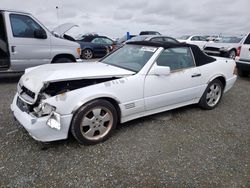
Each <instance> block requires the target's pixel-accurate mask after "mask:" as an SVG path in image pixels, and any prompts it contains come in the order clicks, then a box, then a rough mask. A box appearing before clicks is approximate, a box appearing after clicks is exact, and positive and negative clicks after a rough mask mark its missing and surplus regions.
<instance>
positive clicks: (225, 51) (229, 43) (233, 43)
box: [203, 37, 243, 59]
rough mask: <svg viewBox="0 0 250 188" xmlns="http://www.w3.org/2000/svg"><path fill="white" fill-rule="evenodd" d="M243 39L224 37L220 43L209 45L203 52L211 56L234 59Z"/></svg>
mask: <svg viewBox="0 0 250 188" xmlns="http://www.w3.org/2000/svg"><path fill="white" fill-rule="evenodd" d="M242 38H243V37H222V38H221V39H220V40H219V41H218V42H214V43H207V44H206V45H205V46H204V49H203V51H204V52H205V53H206V54H209V55H217V56H222V57H229V58H231V59H234V58H235V56H236V52H237V48H238V47H239V46H240V44H241V41H242Z"/></svg>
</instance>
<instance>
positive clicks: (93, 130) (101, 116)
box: [81, 107, 113, 140]
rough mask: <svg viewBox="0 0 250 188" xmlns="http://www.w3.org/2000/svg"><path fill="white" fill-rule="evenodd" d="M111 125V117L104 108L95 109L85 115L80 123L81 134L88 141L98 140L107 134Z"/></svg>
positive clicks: (109, 112)
mask: <svg viewBox="0 0 250 188" xmlns="http://www.w3.org/2000/svg"><path fill="white" fill-rule="evenodd" d="M112 124H113V115H112V113H111V111H110V110H109V109H107V108H105V107H96V108H93V109H91V110H90V111H88V112H87V113H86V115H85V116H84V117H83V119H82V122H81V133H82V135H83V136H84V137H85V138H86V139H89V140H98V139H100V138H102V137H104V136H106V135H107V134H108V132H109V131H110V129H111V128H112Z"/></svg>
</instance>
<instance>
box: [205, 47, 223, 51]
mask: <svg viewBox="0 0 250 188" xmlns="http://www.w3.org/2000/svg"><path fill="white" fill-rule="evenodd" d="M204 50H208V51H220V49H219V48H215V47H205V48H204Z"/></svg>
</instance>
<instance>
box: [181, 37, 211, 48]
mask: <svg viewBox="0 0 250 188" xmlns="http://www.w3.org/2000/svg"><path fill="white" fill-rule="evenodd" d="M177 40H178V41H179V42H184V43H188V44H194V45H197V46H198V47H199V48H200V49H202V50H203V47H204V46H205V45H206V44H207V43H208V41H207V40H206V38H204V37H203V36H200V35H183V36H181V37H179V38H178V39H177Z"/></svg>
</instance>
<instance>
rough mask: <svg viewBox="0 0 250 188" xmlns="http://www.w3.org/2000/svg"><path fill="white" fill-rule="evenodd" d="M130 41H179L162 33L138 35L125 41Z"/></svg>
mask: <svg viewBox="0 0 250 188" xmlns="http://www.w3.org/2000/svg"><path fill="white" fill-rule="evenodd" d="M132 41H151V42H170V43H179V41H178V40H176V39H174V38H172V37H169V36H163V35H139V36H136V37H133V38H132V39H130V40H128V41H127V42H132Z"/></svg>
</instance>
